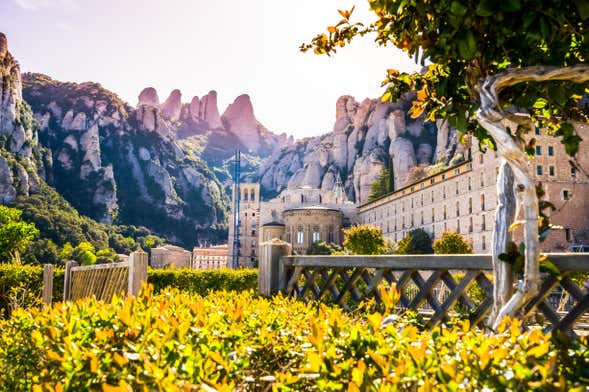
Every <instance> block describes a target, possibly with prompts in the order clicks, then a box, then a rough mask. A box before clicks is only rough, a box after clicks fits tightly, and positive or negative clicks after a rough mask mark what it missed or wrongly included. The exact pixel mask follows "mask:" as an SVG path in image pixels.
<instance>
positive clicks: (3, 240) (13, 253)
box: [0, 206, 39, 263]
mask: <svg viewBox="0 0 589 392" xmlns="http://www.w3.org/2000/svg"><path fill="white" fill-rule="evenodd" d="M21 215H22V211H20V210H18V209H16V208H10V207H6V206H0V261H4V260H6V259H7V260H10V261H12V262H15V263H20V254H21V253H22V252H23V251H24V250H25V248H26V246H27V245H28V244H29V243H30V242H31V241H32V240H33V239H34V238H35V237H37V236H38V235H39V230H37V228H36V227H35V225H34V224H32V223H26V222H23V221H22V220H21Z"/></svg>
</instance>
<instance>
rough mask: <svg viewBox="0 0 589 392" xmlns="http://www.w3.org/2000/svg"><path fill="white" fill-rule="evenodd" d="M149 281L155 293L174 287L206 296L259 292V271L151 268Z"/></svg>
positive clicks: (148, 275) (148, 274)
mask: <svg viewBox="0 0 589 392" xmlns="http://www.w3.org/2000/svg"><path fill="white" fill-rule="evenodd" d="M147 281H148V282H149V283H150V284H152V285H153V286H154V290H155V292H159V291H162V290H164V289H166V288H170V287H174V288H178V289H181V290H186V291H189V292H191V293H195V294H201V295H205V294H207V293H208V292H209V291H211V290H212V291H217V290H227V291H241V290H257V289H258V270H254V269H243V270H230V269H224V270H192V269H155V268H150V269H149V270H148V273H147Z"/></svg>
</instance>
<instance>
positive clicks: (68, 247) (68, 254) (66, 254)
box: [59, 242, 74, 261]
mask: <svg viewBox="0 0 589 392" xmlns="http://www.w3.org/2000/svg"><path fill="white" fill-rule="evenodd" d="M73 253H74V247H73V246H72V244H70V243H69V242H66V243H65V244H64V245H63V248H61V252H59V256H60V257H61V259H62V260H64V261H69V260H71V259H72V254H73Z"/></svg>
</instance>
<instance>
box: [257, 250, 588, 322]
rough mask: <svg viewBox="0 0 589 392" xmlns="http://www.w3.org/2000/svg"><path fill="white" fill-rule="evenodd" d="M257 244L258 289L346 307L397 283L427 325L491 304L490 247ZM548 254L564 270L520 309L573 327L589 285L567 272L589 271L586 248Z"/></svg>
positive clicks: (482, 315) (584, 308)
mask: <svg viewBox="0 0 589 392" xmlns="http://www.w3.org/2000/svg"><path fill="white" fill-rule="evenodd" d="M261 248H262V249H261V252H260V267H259V268H260V270H259V292H260V294H262V295H271V294H275V293H277V292H279V291H280V292H282V293H283V294H285V295H288V296H293V297H296V298H299V299H302V300H318V301H323V302H329V303H333V304H337V305H340V306H344V307H351V306H354V305H356V304H358V303H360V302H361V301H363V300H366V299H369V298H374V299H375V300H376V301H377V302H380V301H381V298H380V290H379V289H378V287H379V285H381V284H383V283H385V282H386V283H388V284H395V285H396V287H397V289H398V290H399V291H400V294H401V297H400V301H399V304H398V306H399V307H400V308H402V309H411V310H417V311H422V312H424V311H425V312H424V313H426V315H427V318H428V321H427V323H428V326H429V327H434V326H436V325H439V324H440V323H443V322H446V321H448V320H449V319H450V317H451V316H453V315H455V314H457V313H458V312H461V313H463V314H467V315H468V316H469V318H470V320H471V322H472V323H473V325H480V324H483V323H484V321H485V319H486V317H487V316H488V314H489V312H490V311H491V308H492V304H493V282H492V280H493V278H492V272H493V271H492V269H493V267H492V262H491V256H490V255H407V256H405V255H402V256H401V255H394V256H290V255H289V254H290V247H289V246H288V244H286V243H280V242H269V243H264V244H262V246H261ZM548 256H549V259H550V261H552V262H553V263H554V264H555V265H556V266H557V267H558V268H559V270H560V271H561V275H560V276H554V275H550V274H544V275H543V281H542V285H541V288H540V292H539V294H538V295H537V296H536V297H535V298H534V299H533V300H532V301H531V302H530V303H529V304H528V305H527V307H526V308H525V309H524V310H523V312H522V317H523V318H526V319H528V318H531V317H533V320H534V322H545V323H547V324H550V325H551V326H552V328H555V329H559V330H562V331H565V332H567V333H572V329H573V327H576V326H575V323H579V322H580V321H583V320H584V319H586V318H587V316H589V315H588V314H587V312H588V310H589V289H588V288H587V287H585V286H584V285H583V284H582V283H581V284H580V285H579V284H577V283H575V281H579V279H578V278H575V279H573V276H572V275H573V274H576V275H577V277H578V275H580V274H578V272H585V273H589V253H560V254H556V253H555V254H549V255H548ZM555 293H556V294H555ZM555 295H556V296H558V297H559V298H561V297H562V298H566V301H565V304H564V306H559V305H556V304H555V301H554V296H555Z"/></svg>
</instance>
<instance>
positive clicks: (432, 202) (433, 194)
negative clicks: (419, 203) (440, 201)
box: [432, 191, 434, 203]
mask: <svg viewBox="0 0 589 392" xmlns="http://www.w3.org/2000/svg"><path fill="white" fill-rule="evenodd" d="M433 202H434V191H432V203H433Z"/></svg>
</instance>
